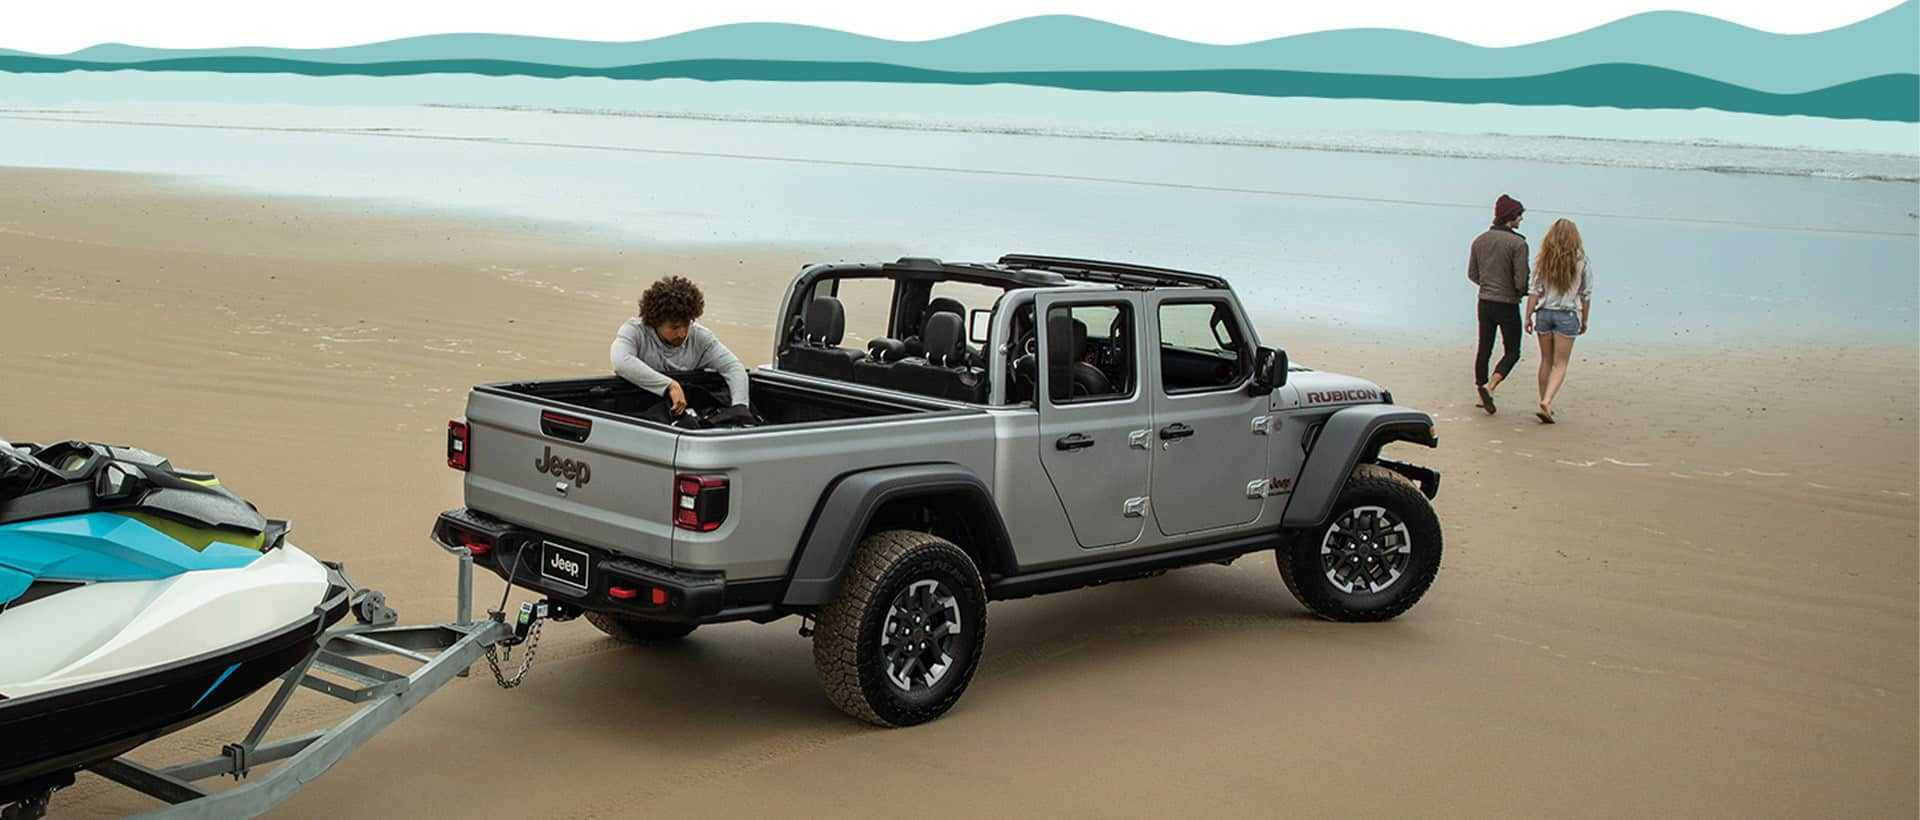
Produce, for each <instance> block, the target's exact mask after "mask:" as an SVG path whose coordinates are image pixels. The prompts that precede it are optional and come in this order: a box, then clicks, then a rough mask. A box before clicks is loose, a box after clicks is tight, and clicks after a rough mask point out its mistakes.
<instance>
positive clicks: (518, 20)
mask: <svg viewBox="0 0 1920 820" xmlns="http://www.w3.org/2000/svg"><path fill="white" fill-rule="evenodd" d="M1895 5H1897V2H1896V0H1819V1H1818V2H1805V1H1804V0H1666V2H1657V0H1499V1H1498V2H1495V1H1494V0H1426V1H1425V2H1422V0H1304V1H1303V0H1178V2H1173V1H1172V0H1158V1H1157V2H1138V1H1137V0H1108V1H1107V2H1099V0H966V2H931V3H915V2H911V1H910V0H305V2H299V0H291V1H290V0H172V1H171V2H169V0H131V1H129V0H64V2H62V1H61V0H12V2H6V3H0V48H9V49H17V50H23V51H34V52H41V53H49V54H51V53H64V52H68V51H73V50H76V49H80V48H84V47H86V46H90V45H95V44H98V43H104V42H118V43H129V44H133V45H142V46H154V47H165V48H208V47H218V46H283V47H293V48H319V47H327V46H341V45H353V44H357V43H367V42H375V41H379V40H389V39H393V38H396V37H409V36H414V35H420V34H440V33H449V32H490V33H501V34H530V35H538V36H544V37H565V38H571V39H579V40H644V39H649V38H653V37H661V36H665V35H668V34H675V33H678V32H682V31H689V30H692V29H696V28H704V27H707V26H714V25H721V24H725V23H741V22H786V23H805V24H809V25H816V26H826V27H831V28H837V29H841V30H843V31H851V32H856V33H859V34H867V35H872V36H876V37H886V38H889V39H895V40H925V39H933V38H937V37H944V36H947V35H951V34H957V33H960V32H963V31H968V30H971V29H976V28H980V27H982V26H987V25H992V24H994V23H1001V22H1005V21H1007V20H1012V19H1016V18H1020V17H1030V16H1033V15H1037V14H1078V15H1082V16H1086V17H1095V18H1099V19H1102V20H1106V21H1108V22H1112V23H1118V24H1121V25H1125V26H1131V27H1133V28H1138V29H1144V30H1147V31H1152V32H1156V33H1159V34H1164V35H1169V36H1173V37H1179V38H1182V39H1187V40H1195V41H1199V42H1208V43H1244V42H1250V41H1254V40H1264V39H1268V38H1272V37H1280V36H1285V35H1288V34H1300V33H1304V32H1310V31H1323V30H1328V29H1341V28H1400V29H1408V30H1412V31H1423V32H1427V33H1429V34H1438V35H1441V36H1444V37H1451V38H1453V39H1456V40H1464V41H1466V42H1469V43H1475V44H1478V45H1483V46H1507V45H1518V44H1522V43H1529V42H1534V41H1538V40H1544V39H1549V38H1552V37H1557V36H1561V35H1564V34H1570V33H1573V32H1575V31H1579V30H1582V29H1587V28H1592V27H1593V26H1596V25H1600V24H1602V23H1607V22H1610V21H1613V20H1617V19H1619V18H1622V17H1626V16H1629V15H1633V14H1637V13H1640V12H1644V11H1657V10H1679V11H1692V12H1698V13H1701V14H1709V15H1713V16H1715V17H1720V18H1722V19H1726V20H1731V21H1733V22H1736V23H1740V24H1741V25H1745V26H1749V27H1752V28H1757V29H1762V30H1766V31H1773V32H1779V33H1795V34H1798V33H1806V32H1812V31H1821V30H1825V29H1830V28H1836V27H1839V26H1843V25H1846V24H1848V23H1853V22H1856V21H1859V20H1862V19H1865V18H1867V17H1871V16H1873V15H1874V14H1877V13H1879V12H1882V11H1885V10H1886V9H1889V8H1892V7H1893V6H1895ZM297 7H304V8H305V9H308V10H306V11H296V10H295V9H296V8H297ZM1917 46H1920V43H1917Z"/></svg>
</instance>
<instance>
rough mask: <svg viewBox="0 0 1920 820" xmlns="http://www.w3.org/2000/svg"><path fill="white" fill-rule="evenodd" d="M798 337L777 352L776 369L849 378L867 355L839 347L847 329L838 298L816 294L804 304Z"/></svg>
mask: <svg viewBox="0 0 1920 820" xmlns="http://www.w3.org/2000/svg"><path fill="white" fill-rule="evenodd" d="M800 332H801V334H802V336H801V339H800V340H798V341H795V342H792V343H790V344H789V346H788V347H787V349H786V350H785V351H783V352H782V353H781V354H780V369H781V370H791V371H793V372H795V373H805V374H807V375H809V376H819V377H821V378H826V379H837V380H839V381H844V382H850V381H853V380H854V378H853V372H854V366H855V364H856V363H857V362H860V361H862V360H864V359H866V358H867V354H866V353H865V352H864V351H859V350H848V349H847V348H844V347H841V346H840V340H841V339H842V338H844V337H845V336H846V332H847V311H846V308H844V307H842V306H841V305H840V300H839V299H835V298H833V297H831V296H816V297H814V299H813V301H812V302H811V303H809V304H808V305H807V314H806V317H805V320H804V322H803V323H802V324H801V326H800Z"/></svg>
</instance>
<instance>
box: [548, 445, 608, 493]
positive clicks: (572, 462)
mask: <svg viewBox="0 0 1920 820" xmlns="http://www.w3.org/2000/svg"><path fill="white" fill-rule="evenodd" d="M533 468H534V469H536V470H539V471H540V472H543V473H546V474H548V475H551V476H554V477H556V478H565V479H571V480H573V481H575V482H576V483H578V484H579V485H580V486H582V487H585V486H587V482H589V481H592V480H593V468H591V467H588V466H587V462H586V459H575V458H561V457H559V456H556V455H554V454H553V448H552V447H548V448H547V452H546V453H545V454H544V455H542V456H540V457H539V458H536V459H534V460H533Z"/></svg>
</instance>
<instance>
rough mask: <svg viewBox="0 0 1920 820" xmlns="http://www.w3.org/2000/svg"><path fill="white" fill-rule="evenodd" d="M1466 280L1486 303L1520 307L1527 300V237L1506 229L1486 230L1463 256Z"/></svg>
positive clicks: (1493, 228)
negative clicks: (1465, 262) (1465, 264)
mask: <svg viewBox="0 0 1920 820" xmlns="http://www.w3.org/2000/svg"><path fill="white" fill-rule="evenodd" d="M1467 281H1469V282H1472V283H1474V284H1476V285H1479V286H1480V298H1481V299H1482V300H1484V301H1488V302H1502V303H1505V304H1509V305H1517V304H1520V300H1522V299H1525V298H1527V238H1526V237H1524V236H1521V235H1520V232H1519V231H1516V230H1514V229H1512V228H1508V227H1506V226H1503V225H1500V226H1494V227H1492V228H1488V229H1487V232H1486V233H1483V234H1481V235H1480V236H1479V238H1477V239H1475V240H1473V250H1472V252H1470V253H1469V254H1468V255H1467Z"/></svg>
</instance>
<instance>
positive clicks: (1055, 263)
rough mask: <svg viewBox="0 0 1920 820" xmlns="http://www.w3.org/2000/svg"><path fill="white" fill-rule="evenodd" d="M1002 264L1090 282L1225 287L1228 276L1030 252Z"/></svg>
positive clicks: (1009, 256)
mask: <svg viewBox="0 0 1920 820" xmlns="http://www.w3.org/2000/svg"><path fill="white" fill-rule="evenodd" d="M1000 264H1001V265H1004V266H1006V267H1009V268H1033V269H1037V270H1046V271H1053V272H1055V273H1058V274H1060V275H1062V276H1065V277H1067V278H1068V279H1078V280H1081V281H1088V282H1112V283H1115V284H1122V285H1148V286H1164V285H1198V286H1200V287H1203V288H1225V287H1227V280H1225V279H1222V278H1220V277H1218V276H1210V275H1208V274H1204V273H1193V272H1191V271H1183V270H1173V269H1171V268H1156V267H1151V266H1148V265H1130V264H1127V263H1125V262H1102V261H1100V260H1097V259H1075V258H1072V257H1067V256H1039V255H1035V254H1026V253H1010V254H1007V255H1005V256H1002V257H1000Z"/></svg>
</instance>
